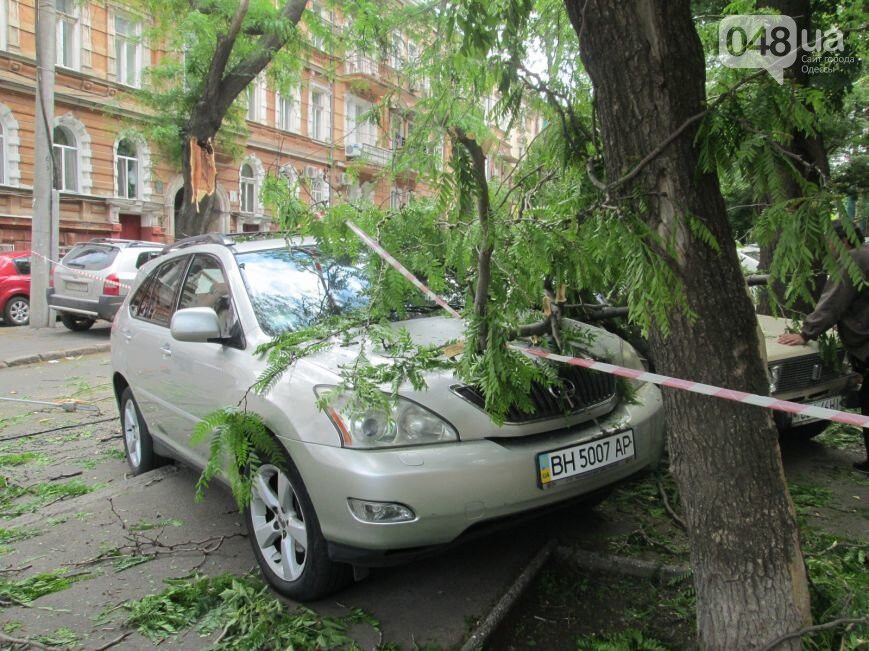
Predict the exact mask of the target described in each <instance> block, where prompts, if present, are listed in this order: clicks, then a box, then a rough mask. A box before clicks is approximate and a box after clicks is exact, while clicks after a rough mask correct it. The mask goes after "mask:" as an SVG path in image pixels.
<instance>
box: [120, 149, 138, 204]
mask: <svg viewBox="0 0 869 651" xmlns="http://www.w3.org/2000/svg"><path fill="white" fill-rule="evenodd" d="M117 159H118V160H117V163H116V166H115V171H116V173H117V181H118V196H119V197H122V198H124V199H138V198H139V158H138V151H137V149H136V145H135V143H133V142H132V141H131V140H127V139H126V138H125V139H124V140H121V141H120V142H119V143H118V156H117Z"/></svg>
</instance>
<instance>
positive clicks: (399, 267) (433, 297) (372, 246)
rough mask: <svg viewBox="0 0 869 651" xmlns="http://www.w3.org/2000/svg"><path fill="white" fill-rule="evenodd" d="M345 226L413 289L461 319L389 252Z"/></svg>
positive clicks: (353, 228) (351, 227)
mask: <svg viewBox="0 0 869 651" xmlns="http://www.w3.org/2000/svg"><path fill="white" fill-rule="evenodd" d="M347 226H348V227H350V230H351V231H353V232H354V233H356V235H358V236H359V239H360V240H362V241H363V242H365V244H367V245H368V247H369V248H370V249H372V250H373V251H374V252H375V253H376V254H377V255H379V256H380V257H381V258H383V259H384V260H385V261H386V263H387V264H389V265H390V266H391V267H392V268H393V269H395V270H396V271H397V272H398V273H400V274H401V275H402V276H404V277H405V278H406V279H407V280H408V281H409V282H410V283H411V284H412V285H413V286H414V287H416V288H417V289H418V290H419V291H421V292H422V293H423V294H425V295H426V296H428V297H429V298H430V299H431V300H433V301H434V302H435V303H437V304H438V305H439V306H440V307H442V308H443V309H445V310H446V311H447V312H449V314H450V316H452V317H454V318H456V319H461V318H462V315H461V314H459V313H458V312H457V311H456V310H455V309H454V308H453V307H452V306H451V305H450V304H449V303H447V302H446V301H445V300H444V299H442V298H441V297H440V296H438V295H437V294H435V293H434V292H433V291H432V290H430V289H429V288H428V287H426V286H425V285H423V284H422V282H421V281H420V279H419V278H417V277H416V276H414V275H413V274H412V273H410V271H408V270H407V268H405V266H404V265H403V264H401V263H400V262H399V261H398V260H396V259H395V258H393V257H392V256H391V255H390V254H389V252H388V251H387V250H386V249H384V248H383V247H382V246H380V244H378V243H377V242H376V241H375V240H373V239H372V238H371V237H369V236H368V234H367V233H366V232H365V231H363V230H362V229H361V228H359V227H358V226H357V225H356V224H354V223H353V222H352V221H350V220H349V219H348V220H347Z"/></svg>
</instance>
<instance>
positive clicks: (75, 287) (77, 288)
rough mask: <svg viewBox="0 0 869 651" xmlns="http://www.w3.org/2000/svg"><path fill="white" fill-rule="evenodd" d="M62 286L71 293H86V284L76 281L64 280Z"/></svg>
mask: <svg viewBox="0 0 869 651" xmlns="http://www.w3.org/2000/svg"><path fill="white" fill-rule="evenodd" d="M63 286H64V287H66V288H67V289H68V290H70V291H72V292H87V290H88V284H87V283H83V282H79V281H77V280H65V281H64V282H63Z"/></svg>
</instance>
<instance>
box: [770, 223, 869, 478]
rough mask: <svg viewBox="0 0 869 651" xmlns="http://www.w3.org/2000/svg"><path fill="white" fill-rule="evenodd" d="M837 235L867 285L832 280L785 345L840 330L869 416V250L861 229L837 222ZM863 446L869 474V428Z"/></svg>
mask: <svg viewBox="0 0 869 651" xmlns="http://www.w3.org/2000/svg"><path fill="white" fill-rule="evenodd" d="M833 226H834V229H835V231H836V234H837V235H838V236H839V239H841V240H842V243H843V244H844V245H845V247H846V248H847V249H848V255H849V256H850V257H851V259H852V260H853V261H854V263H855V264H856V265H857V268H858V269H860V271H861V272H862V274H863V281H864V282H863V283H861V284H860V285H859V286H857V285H855V284H854V282H853V280H852V279H851V276H850V274H849V273H848V270H847V269H846V270H843V273H842V277H841V278H837V277H830V278H829V279H828V280H827V284H826V285H825V286H824V291H823V293H822V294H821V298H820V300H819V301H818V305H817V306H816V307H815V311H814V312H812V313H811V314H810V315H809V316H807V317H806V320H805V321H804V322H803V329H802V331H801V332H800V334H783V335H781V336H780V337H779V339H778V341H779V343H781V344H787V345H790V346H799V345H802V344H805V343H806V342H807V341H810V340H813V339H817V338H818V337H819V336H821V334H823V333H824V332H826V331H827V330H829V329H830V328H832V327H833V326H836V327H837V330H838V333H839V339H840V340H841V341H842V345H843V346H844V348H845V350H846V351H848V354H849V356H850V358H851V362H852V364H853V365H854V369H855V370H856V371H857V372H859V373H862V375H863V385H862V386H861V387H860V413H862V414H863V415H864V416H869V289H867V286H866V284H865V283H866V281H867V279H869V247H867V246H866V245H864V244H863V234H862V233H861V232H860V229H858V228H855V232H854V233H851V234H850V235H849V233H848V232H846V230H845V228H844V226H842V223H841V222H839V221H834V222H833ZM863 442H864V444H865V446H866V461H864V462H862V463H855V464H854V468H855V469H856V470H858V471H860V472H863V473H866V474H869V428H864V429H863Z"/></svg>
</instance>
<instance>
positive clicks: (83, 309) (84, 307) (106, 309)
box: [45, 287, 125, 321]
mask: <svg viewBox="0 0 869 651" xmlns="http://www.w3.org/2000/svg"><path fill="white" fill-rule="evenodd" d="M45 297H46V299H47V301H48V307H50V308H51V309H52V310H57V311H58V312H66V313H69V314H76V315H80V316H85V317H89V318H91V319H105V320H106V321H111V320H112V319H114V318H115V314H116V313H117V311H118V308H119V307H121V303H123V302H124V298H125V297H124V296H100V297H99V299H97V300H94V299H89V298H75V297H71V296H58V295H57V294H56V293H55V290H54V288H51V287H49V288H48V289H47V290H46V291H45Z"/></svg>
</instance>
